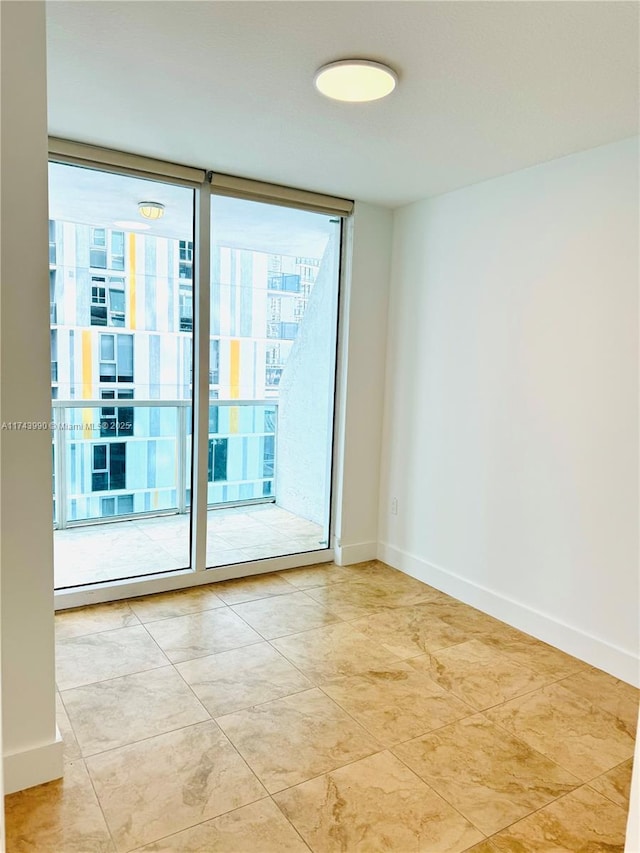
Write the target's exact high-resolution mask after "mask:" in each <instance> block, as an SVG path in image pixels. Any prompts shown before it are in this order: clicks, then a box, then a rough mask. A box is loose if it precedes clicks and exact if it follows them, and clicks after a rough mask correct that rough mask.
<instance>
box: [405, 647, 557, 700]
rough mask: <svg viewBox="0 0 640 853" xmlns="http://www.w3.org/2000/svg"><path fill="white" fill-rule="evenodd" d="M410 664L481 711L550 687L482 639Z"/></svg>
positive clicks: (418, 659) (530, 671)
mask: <svg viewBox="0 0 640 853" xmlns="http://www.w3.org/2000/svg"><path fill="white" fill-rule="evenodd" d="M410 664H411V666H413V667H415V668H416V669H417V670H419V671H426V672H428V673H429V674H430V675H431V677H432V678H433V679H434V681H437V682H438V684H440V685H441V686H442V687H444V688H445V689H446V690H451V692H452V693H455V694H456V696H459V697H460V698H461V699H462V700H464V701H465V702H468V703H469V704H470V705H472V706H473V707H474V708H477V709H478V710H479V711H481V710H482V709H484V708H490V707H492V706H493V705H498V704H499V703H501V702H505V701H506V700H507V699H511V698H513V697H514V696H520V695H521V694H523V693H528V692H530V691H532V690H535V689H537V688H539V687H542V686H543V685H544V684H546V683H548V679H547V678H545V677H544V676H541V675H538V674H536V673H535V672H533V671H532V670H530V669H528V668H527V667H524V666H522V665H521V664H519V663H515V662H514V661H512V660H511V659H510V658H509V657H508V656H506V655H503V654H502V653H501V652H499V651H498V650H496V649H495V648H493V647H491V646H487V645H486V644H485V643H483V642H482V641H481V640H478V639H474V640H468V641H467V642H466V643H460V644H459V645H457V646H451V647H449V648H447V649H440V650H438V651H435V652H432V653H431V654H430V655H424V656H422V657H415V658H411V659H410Z"/></svg>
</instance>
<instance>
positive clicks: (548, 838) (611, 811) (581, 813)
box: [491, 786, 626, 853]
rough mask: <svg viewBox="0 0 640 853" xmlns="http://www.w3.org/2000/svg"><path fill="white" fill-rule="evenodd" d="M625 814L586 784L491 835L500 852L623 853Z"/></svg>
mask: <svg viewBox="0 0 640 853" xmlns="http://www.w3.org/2000/svg"><path fill="white" fill-rule="evenodd" d="M625 829H626V814H625V812H624V810H623V809H621V808H619V807H618V806H616V805H614V804H613V803H612V802H610V801H609V800H607V799H606V797H603V796H601V795H600V794H598V793H596V792H595V791H592V790H591V789H590V788H588V787H587V786H584V787H582V788H578V789H577V790H576V791H572V792H571V793H570V794H567V795H566V796H564V797H561V798H560V799H559V800H556V801H555V802H554V803H551V805H548V806H545V807H544V808H543V809H540V811H538V812H535V814H532V815H530V816H529V817H526V818H524V819H523V820H520V821H518V823H514V824H513V825H512V826H510V827H509V828H508V829H505V830H503V831H502V832H499V833H498V834H497V835H494V836H493V837H492V838H491V843H492V844H493V846H494V848H495V850H496V851H497V853H605V851H606V853H623V850H624V837H625Z"/></svg>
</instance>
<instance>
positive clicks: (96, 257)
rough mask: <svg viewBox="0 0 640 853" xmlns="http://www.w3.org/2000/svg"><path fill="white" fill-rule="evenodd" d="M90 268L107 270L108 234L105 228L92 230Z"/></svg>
mask: <svg viewBox="0 0 640 853" xmlns="http://www.w3.org/2000/svg"><path fill="white" fill-rule="evenodd" d="M89 266H90V267H96V268H97V269H101V270H106V268H107V232H106V230H105V229H104V228H92V229H91V244H90V246H89Z"/></svg>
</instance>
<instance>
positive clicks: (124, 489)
mask: <svg viewBox="0 0 640 853" xmlns="http://www.w3.org/2000/svg"><path fill="white" fill-rule="evenodd" d="M116 393H117V392H116ZM52 406H53V425H54V429H53V437H52V440H53V465H54V491H53V500H54V525H55V527H57V528H66V527H69V526H73V525H77V524H95V523H98V522H101V521H105V520H109V519H112V518H114V517H117V518H128V517H133V516H153V515H161V514H166V513H171V512H173V513H184V512H188V510H189V505H190V500H191V445H192V442H191V421H192V416H191V413H192V404H191V400H130V399H126V400H125V399H122V398H120V399H109V400H106V399H105V400H70V401H66V400H54V401H52ZM277 407H278V401H277V400H211V401H210V404H209V436H208V458H207V460H206V464H207V468H208V496H207V502H208V504H209V506H224V505H225V504H233V505H239V504H248V503H256V502H263V501H273V500H274V499H275V495H276V488H275V478H276V460H275V448H276V436H277V412H278V408H277Z"/></svg>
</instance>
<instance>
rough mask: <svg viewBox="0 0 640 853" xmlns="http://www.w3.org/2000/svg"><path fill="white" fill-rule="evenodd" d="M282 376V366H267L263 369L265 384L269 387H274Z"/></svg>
mask: <svg viewBox="0 0 640 853" xmlns="http://www.w3.org/2000/svg"><path fill="white" fill-rule="evenodd" d="M281 377H282V367H267V368H266V370H265V380H264V382H265V385H267V387H270V388H276V387H277V386H278V385H279V384H280V379H281Z"/></svg>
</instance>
